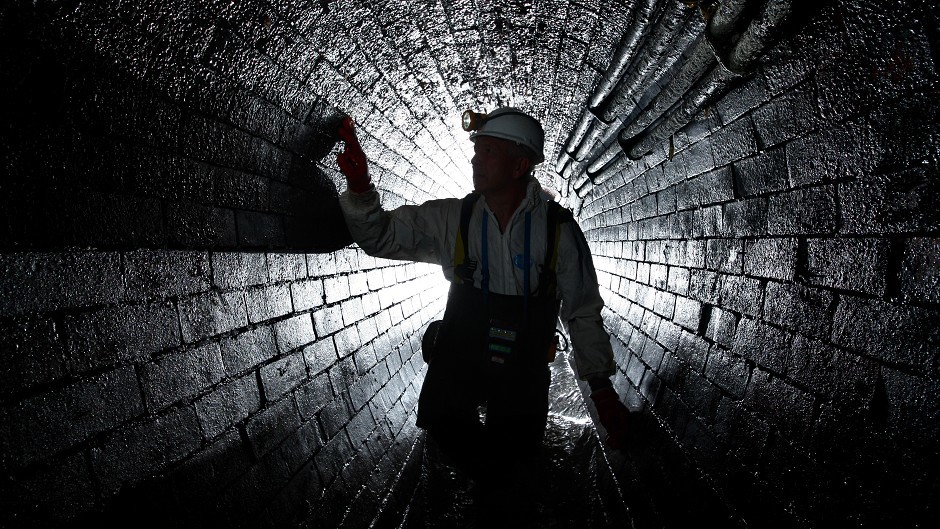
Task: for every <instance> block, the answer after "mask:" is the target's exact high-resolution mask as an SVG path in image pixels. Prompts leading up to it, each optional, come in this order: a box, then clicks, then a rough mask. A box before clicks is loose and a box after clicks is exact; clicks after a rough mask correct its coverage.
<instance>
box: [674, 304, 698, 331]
mask: <svg viewBox="0 0 940 529" xmlns="http://www.w3.org/2000/svg"><path fill="white" fill-rule="evenodd" d="M701 314H702V304H701V303H700V302H698V301H695V300H692V299H689V298H686V297H682V296H677V297H676V311H675V318H674V321H675V322H676V323H677V324H679V325H681V326H682V327H684V328H686V329H688V330H690V331H695V330H697V329H698V325H699V319H700V318H701Z"/></svg>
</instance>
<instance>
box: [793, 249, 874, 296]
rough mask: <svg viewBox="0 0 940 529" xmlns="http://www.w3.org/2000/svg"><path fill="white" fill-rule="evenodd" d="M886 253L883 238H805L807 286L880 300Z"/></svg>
mask: <svg viewBox="0 0 940 529" xmlns="http://www.w3.org/2000/svg"><path fill="white" fill-rule="evenodd" d="M890 252H891V244H890V242H889V241H888V240H886V239H809V240H807V254H808V262H807V269H808V276H809V283H810V284H814V285H821V286H827V287H833V288H838V289H842V290H854V291H856V292H862V293H866V294H873V295H875V296H878V297H881V296H883V295H884V293H885V288H886V285H887V280H888V279H887V276H888V273H889V271H888V267H889V257H890V255H889V254H890Z"/></svg>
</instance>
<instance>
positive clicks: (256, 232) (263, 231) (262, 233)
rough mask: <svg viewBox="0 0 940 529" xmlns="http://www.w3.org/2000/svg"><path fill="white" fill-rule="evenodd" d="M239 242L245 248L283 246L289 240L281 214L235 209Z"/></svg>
mask: <svg viewBox="0 0 940 529" xmlns="http://www.w3.org/2000/svg"><path fill="white" fill-rule="evenodd" d="M235 225H236V227H237V228H238V244H239V246H240V247H244V248H272V247H273V248H283V247H284V245H285V244H286V241H287V236H286V234H285V233H284V224H283V223H282V222H281V216H280V215H275V214H272V213H262V212H258V211H243V210H235Z"/></svg>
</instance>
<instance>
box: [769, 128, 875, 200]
mask: <svg viewBox="0 0 940 529" xmlns="http://www.w3.org/2000/svg"><path fill="white" fill-rule="evenodd" d="M860 125H861V126H860ZM878 150H879V147H878V146H877V145H876V143H875V134H874V133H873V131H872V130H871V128H870V126H867V124H864V123H863V124H858V123H849V124H846V125H842V126H841V127H837V128H828V127H827V128H823V129H820V130H819V131H817V132H815V133H813V134H810V135H808V136H804V137H802V138H797V139H795V140H794V141H792V142H790V143H788V144H787V145H786V153H787V166H788V167H789V168H790V185H791V186H792V187H805V186H810V185H818V184H821V183H825V182H833V181H837V182H838V181H851V180H854V179H856V178H858V177H859V176H862V175H866V174H870V173H871V171H872V170H873V169H874V165H875V156H873V155H872V154H873V153H876V152H877V151H878Z"/></svg>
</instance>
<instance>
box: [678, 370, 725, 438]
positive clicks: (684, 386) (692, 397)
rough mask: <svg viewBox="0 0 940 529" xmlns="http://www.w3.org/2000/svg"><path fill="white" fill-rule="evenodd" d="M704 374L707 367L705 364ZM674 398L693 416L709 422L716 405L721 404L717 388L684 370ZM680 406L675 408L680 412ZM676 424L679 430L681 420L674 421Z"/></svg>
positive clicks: (698, 375)
mask: <svg viewBox="0 0 940 529" xmlns="http://www.w3.org/2000/svg"><path fill="white" fill-rule="evenodd" d="M713 355H714V353H712V354H710V355H709V359H708V361H709V363H710V362H712V356H713ZM705 369H706V372H707V370H708V365H707V364H706V367H705ZM676 396H677V397H678V398H679V399H680V400H681V402H682V405H687V406H688V407H689V410H686V412H692V414H693V415H695V416H698V417H703V418H705V419H706V420H708V421H709V422H711V421H712V420H713V419H714V417H715V414H716V413H717V410H718V403H719V402H721V391H720V389H719V386H718V385H716V384H713V383H712V381H711V380H709V379H708V378H707V377H705V376H703V375H700V374H698V373H697V372H695V371H691V370H686V371H684V372H683V376H682V378H681V379H680V381H679V385H678V387H677V388H676ZM682 405H679V407H677V409H678V410H681V407H682ZM675 423H676V424H678V425H679V428H680V429H681V427H682V426H681V425H682V420H681V419H680V420H676V421H675Z"/></svg>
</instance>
